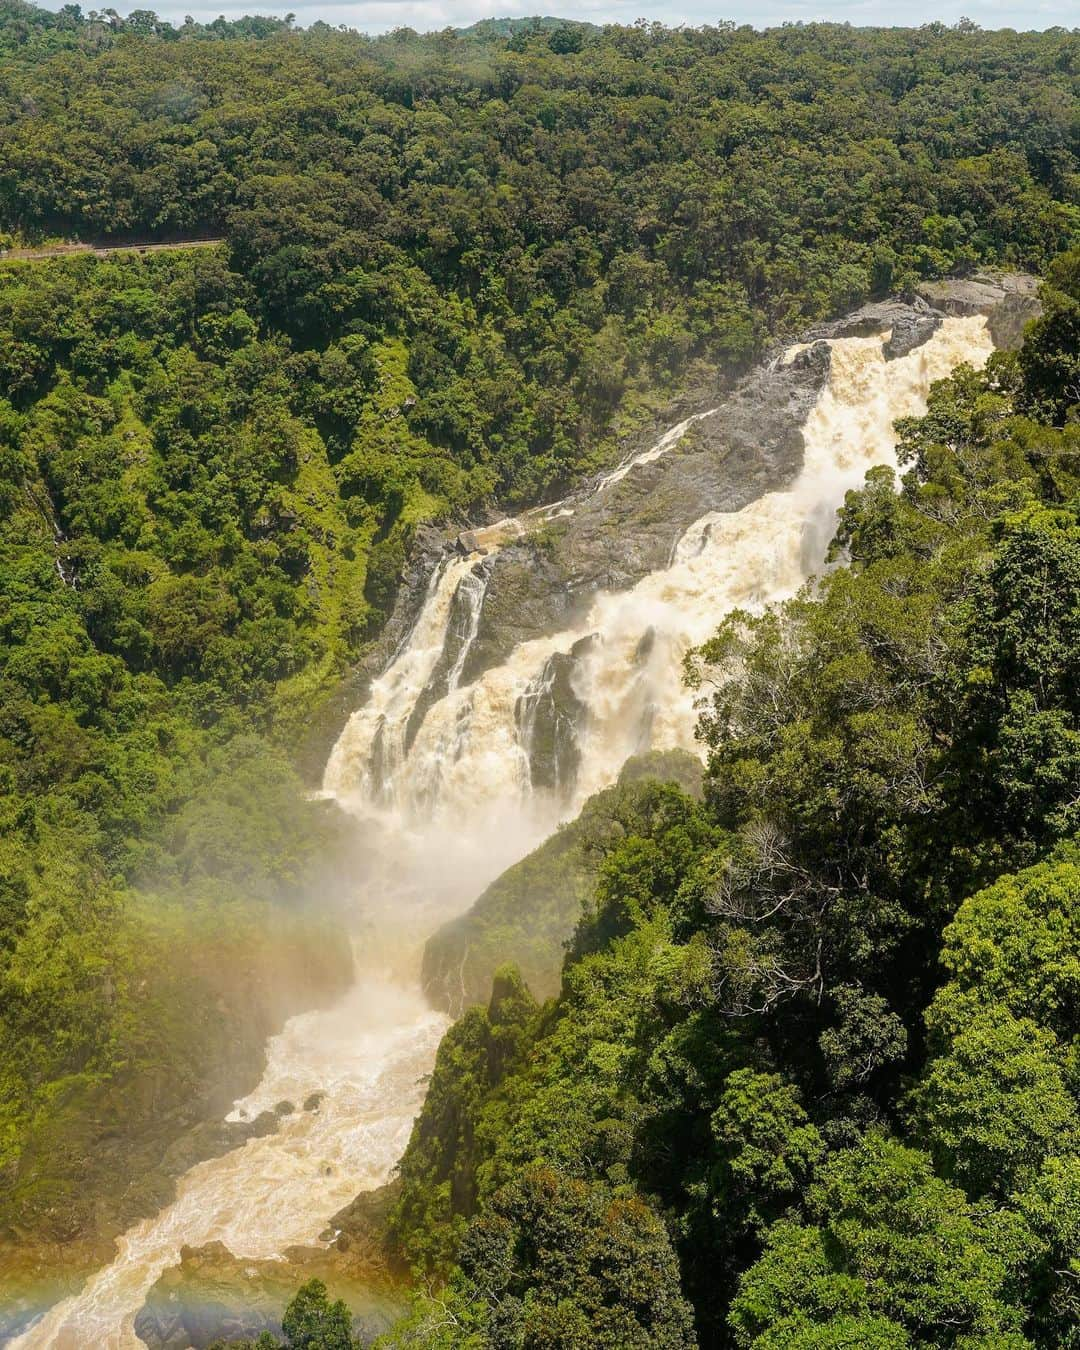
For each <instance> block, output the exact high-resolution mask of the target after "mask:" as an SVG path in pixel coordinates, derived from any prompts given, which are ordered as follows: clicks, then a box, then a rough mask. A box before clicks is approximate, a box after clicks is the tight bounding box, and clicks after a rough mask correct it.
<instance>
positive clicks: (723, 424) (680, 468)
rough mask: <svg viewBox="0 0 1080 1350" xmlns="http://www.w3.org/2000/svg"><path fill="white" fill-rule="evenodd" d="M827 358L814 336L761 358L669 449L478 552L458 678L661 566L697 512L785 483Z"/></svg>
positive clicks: (735, 505)
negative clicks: (476, 607) (474, 605)
mask: <svg viewBox="0 0 1080 1350" xmlns="http://www.w3.org/2000/svg"><path fill="white" fill-rule="evenodd" d="M829 364H830V353H829V348H828V346H827V344H826V343H824V342H816V343H814V344H812V345H811V346H810V348H809V349H808V350H806V351H803V352H800V353H799V354H798V355H797V356H796V357H795V358H794V359H793V360H792V361H790V362H788V363H786V364H782V365H781V364H776V365H770V366H763V367H761V368H760V369H758V370H757V371H755V372H754V373H753V374H752V375H751V376H749V377H748V378H747V379H746V380H745V381H743V383H742V384H741V385H740V386H739V387H738V389H737V390H736V391H735V392H734V393H733V394H732V395H731V396H730V397H729V398H728V399H727V401H726V402H724V403H723V404H722V405H721V406H720V407H719V408H718V409H717V410H716V411H715V412H713V413H712V415H710V416H708V417H705V418H703V419H702V420H701V421H699V422H696V423H695V424H694V425H693V427H691V428H690V430H689V431H688V433H687V435H686V436H685V437H684V439H683V441H682V442H681V443H680V444H679V445H678V446H677V447H676V448H674V449H672V450H670V451H669V452H668V453H667V454H665V455H663V456H662V457H661V458H659V459H656V460H654V461H652V462H651V463H647V464H642V465H639V466H638V467H637V468H635V469H634V471H633V472H632V473H629V474H627V475H626V476H625V477H624V478H622V479H620V480H618V481H617V482H615V483H612V484H611V485H610V486H609V487H607V488H605V489H604V490H603V491H602V492H601V493H599V494H597V495H595V496H589V495H582V496H580V497H577V498H574V499H572V500H571V502H570V506H571V507H572V508H573V514H572V515H566V516H561V517H558V518H556V519H554V520H551V521H549V522H547V523H546V524H545V525H544V526H543V527H542V528H541V529H540V530H538V531H537V532H536V534H535V535H529V536H526V537H525V538H524V539H521V540H518V541H515V542H512V543H509V544H507V545H505V546H504V547H503V548H502V550H501V551H500V552H499V553H497V554H496V555H495V556H494V557H493V558H491V560H490V563H489V566H490V579H489V581H488V584H487V591H486V594H485V597H484V604H483V608H482V611H481V614H480V620H479V624H478V628H477V636H476V640H475V642H474V643H473V645H472V647H471V649H470V652H469V659H468V661H467V663H466V666H465V669H464V671H463V673H462V682H463V683H467V682H469V681H471V680H473V679H475V678H476V677H477V676H478V675H479V674H481V673H482V672H483V671H484V670H486V669H487V668H488V667H489V666H491V665H495V664H498V663H499V662H501V661H503V660H505V658H506V656H507V655H508V654H509V653H510V651H512V650H513V648H514V647H515V646H516V645H517V644H518V643H519V642H522V641H527V640H529V639H531V638H535V637H542V636H545V635H548V634H550V633H553V632H558V631H560V630H563V629H566V628H568V627H572V626H574V625H575V624H577V623H580V622H581V621H582V620H583V619H584V617H585V615H586V614H587V612H588V607H589V604H590V602H591V600H592V598H593V597H594V596H595V595H596V593H597V592H598V591H600V590H623V589H625V588H627V587H629V586H632V585H634V583H635V582H637V581H639V580H640V579H641V578H642V577H644V576H645V575H647V574H648V573H649V572H653V571H656V570H657V569H658V568H662V567H665V566H667V564H668V562H669V561H670V558H671V555H672V551H673V549H674V547H675V545H676V543H677V542H678V540H679V539H680V538H681V536H682V535H683V533H684V532H685V531H686V529H687V528H688V527H689V526H690V525H691V524H692V523H693V522H694V521H695V520H697V519H699V518H700V517H701V516H702V515H704V514H706V513H707V512H709V511H735V510H739V509H740V508H741V507H743V506H745V505H746V504H747V503H748V502H750V501H753V500H754V499H755V498H756V497H759V496H760V495H761V494H762V493H763V492H767V491H771V490H774V489H776V488H779V487H781V486H783V485H784V484H786V483H788V482H790V481H791V479H792V478H793V477H794V476H795V475H796V474H797V473H798V471H799V469H800V467H801V465H802V454H803V440H802V426H803V423H804V422H805V421H806V418H807V415H808V414H809V412H810V409H811V408H812V407H813V406H814V403H815V402H816V400H817V397H818V394H819V393H820V391H821V389H822V387H823V386H824V384H825V382H826V380H827V379H828V374H829ZM715 398H716V401H717V402H719V401H720V395H719V394H716V395H715Z"/></svg>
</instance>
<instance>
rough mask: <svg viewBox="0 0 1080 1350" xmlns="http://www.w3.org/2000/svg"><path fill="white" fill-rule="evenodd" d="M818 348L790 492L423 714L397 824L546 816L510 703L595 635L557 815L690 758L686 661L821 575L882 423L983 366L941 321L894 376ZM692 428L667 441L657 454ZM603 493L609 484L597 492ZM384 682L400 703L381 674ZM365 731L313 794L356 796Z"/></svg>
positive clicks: (516, 706)
mask: <svg viewBox="0 0 1080 1350" xmlns="http://www.w3.org/2000/svg"><path fill="white" fill-rule="evenodd" d="M831 346H832V369H831V374H830V377H829V381H828V384H827V386H826V388H825V389H824V391H823V392H822V394H821V396H820V398H819V399H818V401H817V404H816V405H815V407H814V409H813V411H812V412H811V414H810V417H809V418H808V420H807V422H806V425H805V427H804V429H803V438H804V442H805V451H804V462H803V469H802V472H801V473H800V475H799V476H798V478H797V479H796V481H795V482H794V483H793V484H792V485H791V486H790V487H789V488H787V489H785V490H784V491H781V492H771V493H767V494H766V495H764V496H762V497H760V498H758V499H757V500H756V501H754V502H751V503H750V505H749V506H747V507H745V508H744V509H743V510H741V511H736V512H731V513H728V514H724V513H719V512H715V513H711V514H709V515H707V516H704V517H702V518H701V519H700V520H698V521H697V522H695V523H694V524H693V525H692V526H691V527H690V528H689V529H688V530H687V531H686V532H685V534H684V535H683V536H682V538H681V539H679V540H678V541H677V543H676V545H675V547H674V550H673V554H672V559H671V563H670V565H669V566H668V567H667V568H666V569H664V570H661V571H659V572H653V573H651V574H649V575H648V576H646V577H644V578H643V579H642V580H641V581H640V582H639V583H638V584H637V585H636V586H634V587H632V588H631V589H629V590H626V591H618V592H601V593H600V594H599V595H597V596H596V598H595V600H594V601H593V604H592V606H591V608H590V610H589V613H588V614H587V615H586V617H585V619H584V621H583V622H582V623H581V624H579V625H578V626H577V627H576V628H575V629H573V630H572V631H569V632H563V633H557V634H554V635H552V636H549V637H543V638H538V639H535V640H533V641H530V642H524V643H521V644H520V645H519V646H518V647H516V648H515V649H514V651H513V652H512V653H511V654H510V657H509V658H508V659H507V660H506V661H505V662H504V663H503V664H502V665H499V666H496V667H493V668H491V669H489V670H487V671H485V672H484V673H483V674H482V675H481V676H480V677H479V678H478V679H476V680H474V681H473V682H472V683H471V684H468V685H465V686H462V687H461V688H457V689H454V690H448V691H447V693H446V695H445V696H444V697H443V698H441V699H440V700H439V701H437V702H435V703H433V704H431V706H429V707H428V708H426V710H425V715H424V718H423V722H422V724H421V725H420V726H419V727H418V728H417V730H416V732H415V736H414V738H413V740H412V744H411V747H410V750H409V754H408V756H407V757H406V758H405V759H404V760H401V761H399V762H398V763H397V765H396V772H395V775H394V779H393V782H392V783H388V784H387V793H388V799H389V800H391V801H393V803H394V805H395V807H396V808H397V809H398V810H399V811H402V812H404V813H405V814H406V815H407V816H412V817H421V816H427V815H428V814H429V813H433V814H434V815H435V816H436V817H437V818H441V819H444V820H450V819H457V820H459V821H461V822H467V821H469V820H476V819H478V818H480V817H481V816H482V815H483V814H484V813H487V812H490V811H491V810H492V809H496V808H497V809H499V810H500V811H504V810H505V805H506V803H507V802H508V801H518V802H519V803H520V804H521V806H520V809H522V810H531V811H534V812H541V813H543V811H544V809H545V807H546V808H547V809H548V811H549V813H550V803H544V802H537V801H531V802H527V801H526V800H525V799H527V798H530V797H531V796H532V788H533V781H532V776H531V775H530V773H529V768H528V765H529V752H530V749H531V747H530V745H529V744H528V742H527V737H528V735H529V733H530V731H531V729H532V728H533V727H534V725H535V719H529V718H523V717H522V716H521V712H520V710H521V707H522V700H524V701H525V703H526V704H527V703H528V702H529V701H530V700H535V698H536V695H537V692H538V690H539V688H540V687H541V686H542V685H543V683H544V681H545V679H547V680H548V681H550V678H551V675H550V671H551V667H550V662H551V661H552V659H553V658H555V657H557V656H560V655H561V656H568V655H569V654H570V653H571V652H572V651H573V650H574V649H575V646H577V647H578V649H579V650H580V648H581V645H582V643H583V640H584V639H586V638H589V637H590V636H592V635H596V640H594V641H592V642H591V643H589V644H588V649H587V652H586V654H585V655H584V656H583V657H582V659H580V660H579V661H576V662H575V663H574V672H573V676H572V681H573V692H574V694H575V696H576V698H577V699H578V700H579V701H580V703H581V704H583V705H584V707H585V708H586V709H587V710H588V715H587V717H585V718H583V719H582V720H581V725H580V727H579V728H578V731H577V735H578V739H579V746H578V749H579V758H580V772H579V774H578V776H577V781H576V784H575V787H574V791H573V793H572V794H571V796H570V797H569V798H566V799H564V800H563V801H562V802H561V803H559V805H560V806H561V807H562V809H563V811H564V812H565V811H568V810H573V809H574V807H575V806H576V805H577V804H579V803H580V801H581V800H583V798H584V797H585V796H587V795H589V793H591V792H593V791H595V790H596V789H597V788H598V787H601V786H603V785H604V784H605V783H607V782H610V781H611V780H612V779H613V778H614V777H615V775H616V774H617V773H618V771H619V768H620V767H621V765H622V764H623V762H624V761H625V759H626V758H627V756H628V755H630V754H633V753H634V752H635V751H636V750H639V749H641V748H643V745H651V746H652V747H653V748H668V747H671V746H677V745H683V746H690V745H692V744H693V726H694V720H695V714H694V708H693V701H692V697H691V695H690V694H689V692H688V691H687V690H686V689H685V688H683V686H682V681H681V672H682V657H683V655H684V654H685V653H686V651H687V650H688V649H689V648H690V647H691V646H693V645H695V644H697V643H700V642H702V641H704V639H705V638H706V637H708V636H709V634H710V633H711V632H712V630H713V629H714V627H715V626H716V622H717V620H718V618H719V617H720V616H721V615H722V614H724V613H725V612H726V611H728V610H730V609H733V608H735V607H737V606H743V607H747V606H749V607H760V606H762V605H764V604H767V603H770V602H773V601H776V600H780V599H783V598H784V597H786V596H789V595H792V594H793V593H794V592H795V591H796V590H797V589H798V588H799V586H800V585H801V584H802V582H803V581H804V580H805V578H806V577H807V576H808V575H810V574H812V573H813V572H815V571H818V570H820V568H821V566H822V564H823V562H824V558H825V550H826V547H827V544H828V540H829V538H830V536H831V534H832V530H833V524H834V521H835V512H836V509H837V507H838V506H839V505H840V503H841V502H842V501H843V497H844V493H845V492H846V491H847V490H848V489H849V488H851V487H856V486H858V484H859V483H861V481H862V478H863V475H864V474H865V472H866V470H867V469H868V468H870V467H871V466H872V465H875V464H888V463H893V462H894V452H893V429H892V427H893V422H894V421H895V419H896V418H898V417H903V416H907V415H910V414H912V413H917V412H919V411H920V410H921V408H922V407H923V406H924V403H925V397H926V393H927V390H928V388H929V385H930V383H931V382H932V381H933V380H935V379H938V378H940V377H941V376H943V375H945V374H947V373H948V372H949V371H950V370H951V369H952V368H953V367H954V366H955V365H956V364H957V363H958V362H959V361H960V360H968V361H973V362H975V363H977V364H981V363H982V362H984V361H985V360H986V357H987V356H988V355H989V353H990V351H991V350H992V343H991V340H990V337H989V334H988V332H987V328H986V322H985V320H984V319H982V318H965V319H960V318H954V319H949V320H946V322H945V323H943V324H942V326H941V327H940V329H939V330H938V331H937V333H935V334H934V336H933V337H931V338H930V340H929V341H928V342H926V343H925V344H924V345H923V346H921V347H917V348H916V349H915V350H914V351H912V352H910V353H909V354H908V355H907V356H904V357H901V358H898V359H896V360H893V361H886V359H885V356H884V354H883V352H882V337H881V335H878V336H875V337H857V338H844V339H838V340H836V341H834V342H833V343H832V344H831ZM706 415H707V414H706ZM689 425H690V421H689V420H688V421H687V422H684V423H681V424H680V426H679V427H677V428H673V429H672V432H669V433H668V437H671V438H672V440H670V441H668V437H665V438H664V440H665V441H668V444H667V445H665V447H664V448H670V444H671V443H673V441H674V440H675V439H677V437H673V433H674V432H675V431H679V432H680V433H684V432H685V431H686V429H687V428H688V426H689ZM660 444H663V442H661V443H660ZM648 457H649V455H648V454H647V455H646V456H642V457H640V458H639V461H638V462H643V461H644V460H646V459H647V458H648ZM616 472H618V471H616ZM612 481H616V479H615V476H614V475H609V476H608V478H607V479H606V480H601V483H600V486H599V488H598V489H597V490H598V491H603V490H604V488H605V487H606V486H607V485H608V484H610V483H611V482H612ZM466 566H468V564H466ZM472 566H476V564H475V563H473V564H472ZM646 638H647V641H646ZM643 646H644V648H645V650H644V651H643ZM545 672H548V673H547V674H545ZM387 678H388V679H390V680H391V681H392V682H393V683H394V686H395V688H396V689H397V691H398V693H399V695H402V694H404V693H405V690H404V688H403V685H402V683H401V680H400V678H399V675H398V673H397V672H396V671H395V670H394V669H393V668H392V669H391V670H390V671H388V672H387ZM411 693H412V698H413V701H414V703H415V700H416V699H417V698H418V697H419V694H420V689H419V688H418V687H417V686H416V685H415V684H414V685H413V686H412V691H411ZM371 717H372V714H371V711H370V710H369V709H366V708H365V709H362V710H361V711H360V712H359V713H357V714H356V715H355V716H354V718H353V719H352V721H351V722H350V724H349V726H348V727H347V728H346V730H345V732H344V733H343V734H342V737H341V739H340V741H339V743H338V746H337V747H336V749H335V752H334V756H333V757H332V759H331V762H330V764H329V766H328V769H327V775H326V786H327V788H328V789H330V790H332V791H334V792H336V793H337V794H338V795H339V796H341V797H343V798H345V797H352V798H355V797H356V796H359V798H360V799H363V797H364V796H365V793H366V792H367V788H366V786H365V784H366V781H367V779H368V778H369V777H370V771H369V770H368V769H367V768H366V767H365V766H367V765H369V764H370V762H371V757H372V751H373V743H372V735H371V725H372V723H371Z"/></svg>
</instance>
